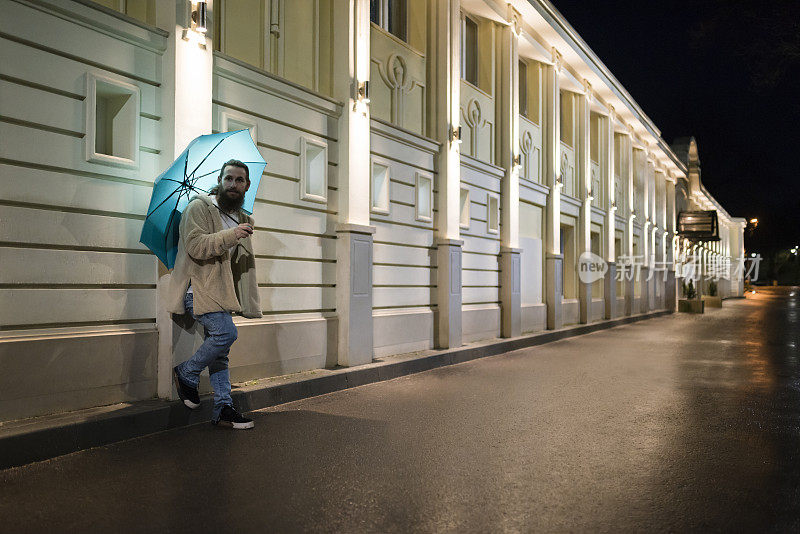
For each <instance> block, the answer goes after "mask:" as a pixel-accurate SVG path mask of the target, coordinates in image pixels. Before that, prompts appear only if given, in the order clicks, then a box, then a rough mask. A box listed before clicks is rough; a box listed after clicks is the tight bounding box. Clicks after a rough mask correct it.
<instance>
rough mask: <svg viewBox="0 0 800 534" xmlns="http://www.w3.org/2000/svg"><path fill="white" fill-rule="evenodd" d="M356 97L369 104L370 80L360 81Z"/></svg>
mask: <svg viewBox="0 0 800 534" xmlns="http://www.w3.org/2000/svg"><path fill="white" fill-rule="evenodd" d="M356 98H357V100H358V101H360V102H363V103H365V104H369V80H364V81H363V82H359V84H358V91H357V94H356Z"/></svg>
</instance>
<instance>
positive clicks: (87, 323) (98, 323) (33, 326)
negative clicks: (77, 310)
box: [0, 317, 156, 332]
mask: <svg viewBox="0 0 800 534" xmlns="http://www.w3.org/2000/svg"><path fill="white" fill-rule="evenodd" d="M155 322H156V319H155V317H153V318H149V317H148V318H145V319H120V320H113V321H79V322H63V323H36V324H9V325H0V332H5V331H8V330H35V329H39V328H75V327H79V326H117V325H126V324H137V323H153V324H155Z"/></svg>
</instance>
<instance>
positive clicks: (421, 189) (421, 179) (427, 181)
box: [416, 172, 433, 222]
mask: <svg viewBox="0 0 800 534" xmlns="http://www.w3.org/2000/svg"><path fill="white" fill-rule="evenodd" d="M416 205H417V220H418V221H424V222H431V221H433V178H432V177H431V176H429V175H425V174H422V173H419V172H418V173H417V202H416Z"/></svg>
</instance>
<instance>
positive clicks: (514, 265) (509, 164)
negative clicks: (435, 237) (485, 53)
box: [498, 4, 521, 337]
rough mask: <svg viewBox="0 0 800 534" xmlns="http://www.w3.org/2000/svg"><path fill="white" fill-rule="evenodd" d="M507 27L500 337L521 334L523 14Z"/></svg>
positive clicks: (503, 47)
mask: <svg viewBox="0 0 800 534" xmlns="http://www.w3.org/2000/svg"><path fill="white" fill-rule="evenodd" d="M508 23H509V24H508V25H507V26H505V27H504V28H503V29H502V30H501V32H502V35H501V49H500V50H501V53H500V91H499V92H500V94H499V101H498V104H499V110H500V117H499V118H500V128H501V130H500V136H499V137H500V165H501V166H502V167H503V168H504V169H505V175H504V176H503V181H502V184H501V193H502V194H501V205H502V213H501V217H502V218H501V224H500V254H501V258H500V307H501V311H502V313H501V335H502V336H503V337H514V336H518V335H520V333H521V308H520V306H521V292H520V286H521V284H520V276H521V273H520V259H521V257H520V253H521V249H520V248H519V171H520V166H519V165H518V164H517V161H518V160H519V158H520V150H519V94H518V93H519V83H518V76H519V67H518V65H519V53H518V47H519V37H518V35H517V31H518V30H519V24H520V15H519V13H517V12H516V11H515V10H514V8H513V7H511V5H510V4H509V6H508Z"/></svg>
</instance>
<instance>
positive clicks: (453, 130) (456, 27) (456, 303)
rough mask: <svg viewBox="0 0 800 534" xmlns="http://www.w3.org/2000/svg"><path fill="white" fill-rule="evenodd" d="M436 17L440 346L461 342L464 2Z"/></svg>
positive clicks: (440, 5)
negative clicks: (462, 26) (462, 15)
mask: <svg viewBox="0 0 800 534" xmlns="http://www.w3.org/2000/svg"><path fill="white" fill-rule="evenodd" d="M430 9H431V11H430V13H431V20H433V21H434V24H433V25H432V27H433V28H434V30H433V31H434V37H433V42H434V50H433V57H432V60H433V62H434V68H433V69H432V72H434V73H435V79H434V91H435V105H434V112H435V116H436V121H435V127H436V137H437V139H438V140H439V141H440V142H441V149H440V151H439V154H438V156H437V158H438V164H439V165H438V167H439V175H438V178H437V179H438V203H437V205H438V212H437V222H436V232H437V234H436V246H437V252H436V257H437V267H436V273H437V282H436V303H437V312H436V346H437V347H438V348H449V347H458V346H460V345H461V251H462V246H463V244H464V242H463V241H461V240H460V239H459V237H460V232H461V231H460V229H459V214H460V205H459V204H460V196H461V154H460V146H461V145H460V140H459V139H456V138H455V135H456V134H457V132H458V130H459V124H460V119H459V114H460V104H461V2H460V0H442V1H439V2H431V3H430Z"/></svg>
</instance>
